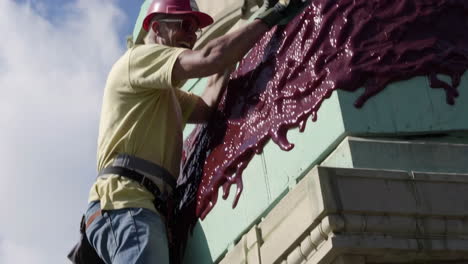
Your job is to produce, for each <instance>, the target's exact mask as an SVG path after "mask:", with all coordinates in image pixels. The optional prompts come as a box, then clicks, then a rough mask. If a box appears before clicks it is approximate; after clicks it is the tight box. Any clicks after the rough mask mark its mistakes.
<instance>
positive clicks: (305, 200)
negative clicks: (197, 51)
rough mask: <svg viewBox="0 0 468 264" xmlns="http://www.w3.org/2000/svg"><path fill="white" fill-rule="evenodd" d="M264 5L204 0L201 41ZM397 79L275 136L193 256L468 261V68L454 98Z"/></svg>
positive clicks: (202, 259)
mask: <svg viewBox="0 0 468 264" xmlns="http://www.w3.org/2000/svg"><path fill="white" fill-rule="evenodd" d="M150 2H151V1H150V0H146V1H145V2H144V3H143V5H142V9H141V14H140V17H139V18H138V21H137V23H136V25H137V26H136V27H135V31H134V34H133V39H134V40H135V42H139V41H141V39H142V38H143V37H144V32H143V31H142V30H141V28H140V27H139V25H140V24H141V21H142V19H143V17H144V15H145V14H146V9H147V8H148V6H149V3H150ZM261 3H262V1H261V0H227V1H205V0H198V1H196V4H197V6H198V8H199V9H200V10H202V11H204V12H207V13H209V14H210V15H212V16H213V17H214V19H215V23H214V24H213V25H212V26H210V27H209V28H207V29H206V30H204V32H203V36H202V37H201V39H200V40H199V42H198V44H197V45H198V46H203V45H204V44H206V42H207V41H209V40H210V39H213V38H215V37H217V36H221V35H223V34H225V33H226V32H229V31H231V30H234V29H235V28H237V27H238V26H239V25H242V24H245V23H248V22H249V21H250V20H251V19H252V18H253V17H254V16H255V14H256V12H257V10H258V8H259V5H261ZM205 84H206V80H204V79H196V80H190V81H188V82H187V84H186V85H185V86H184V88H183V89H185V90H187V91H192V92H194V93H200V92H201V91H202V90H203V88H204V86H205ZM389 86H391V87H387V88H388V89H385V90H384V91H383V92H381V93H380V94H379V95H377V96H375V97H373V98H372V99H371V100H369V101H368V102H367V103H366V104H365V105H364V106H363V107H362V108H361V109H357V108H355V107H354V106H353V102H354V101H355V100H356V99H357V97H358V94H359V91H358V92H356V93H350V92H345V91H341V90H338V91H335V92H334V93H333V95H332V96H331V97H330V98H329V99H327V100H325V101H324V103H323V105H322V107H321V108H320V110H319V112H318V116H319V118H318V120H317V121H316V122H314V123H311V124H309V125H308V127H307V128H306V129H305V131H304V132H302V133H301V132H299V131H298V130H292V131H290V132H289V133H288V139H289V140H290V141H291V142H293V143H295V148H294V149H293V150H291V151H289V152H285V151H281V150H280V149H279V147H278V146H276V145H275V144H273V143H271V142H270V143H268V144H267V145H266V147H265V148H264V151H263V152H262V153H261V154H259V155H256V156H255V157H254V159H253V160H252V161H251V162H250V164H249V166H248V167H247V169H246V170H245V172H244V177H243V179H244V192H243V194H242V197H241V199H240V201H239V204H238V205H237V207H236V208H235V209H234V210H233V209H232V208H231V204H232V200H230V199H229V198H228V200H227V201H224V200H220V201H218V203H217V205H216V207H215V208H214V209H213V211H212V212H211V213H210V214H209V215H208V216H207V218H206V219H205V220H204V221H201V222H199V223H198V225H197V226H196V228H195V230H194V233H193V235H192V236H191V238H190V240H189V241H188V246H187V250H186V254H185V263H229V264H237V263H245V264H247V263H248V264H254V263H255V264H257V263H262V264H270V263H288V264H296V263H311V264H312V263H321V264H322V263H323V264H325V263H334V264H364V263H366V264H369V263H388V264H390V263H468V195H467V194H468V133H467V131H468V117H467V115H468V74H466V73H465V75H464V76H463V77H462V80H461V84H460V89H459V92H460V96H459V97H458V98H457V101H456V104H455V105H453V106H452V105H448V104H446V102H445V95H444V93H443V91H440V89H439V90H436V89H432V88H430V87H429V84H428V81H427V80H426V78H424V77H415V78H412V79H410V80H407V81H403V82H397V83H393V84H390V85H389ZM189 132H190V127H188V128H187V129H186V131H185V132H184V133H185V135H187V134H188V133H189ZM231 198H232V197H231Z"/></svg>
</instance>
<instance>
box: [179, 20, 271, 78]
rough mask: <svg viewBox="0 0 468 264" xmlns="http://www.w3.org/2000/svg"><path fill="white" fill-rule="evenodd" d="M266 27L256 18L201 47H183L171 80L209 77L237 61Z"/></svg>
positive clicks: (265, 30)
mask: <svg viewBox="0 0 468 264" xmlns="http://www.w3.org/2000/svg"><path fill="white" fill-rule="evenodd" d="M268 30H269V28H268V26H267V25H266V24H265V23H264V22H262V21H260V20H255V21H254V22H252V23H250V24H248V25H246V26H244V27H242V28H240V29H239V30H237V31H234V32H232V33H230V34H227V35H224V36H222V37H219V38H216V39H213V40H211V41H209V42H208V43H207V44H206V46H205V47H203V48H202V49H201V50H193V51H192V50H187V51H184V52H182V54H180V55H179V57H178V59H177V61H176V63H175V65H174V68H173V70H172V79H173V81H175V82H176V81H181V80H187V79H190V78H201V77H206V76H210V75H212V74H215V73H217V72H219V71H220V70H224V69H226V68H228V67H229V66H231V65H233V64H235V63H236V62H238V61H240V60H241V59H242V57H244V55H245V54H246V53H247V52H248V51H249V50H250V49H251V48H252V47H253V45H254V44H255V43H256V42H257V41H258V40H259V39H260V38H261V37H262V36H263V35H264V34H265V33H266V32H267V31H268Z"/></svg>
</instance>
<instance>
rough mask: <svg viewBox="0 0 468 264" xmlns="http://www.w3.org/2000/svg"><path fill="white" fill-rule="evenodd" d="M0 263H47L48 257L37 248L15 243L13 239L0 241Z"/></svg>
mask: <svg viewBox="0 0 468 264" xmlns="http://www.w3.org/2000/svg"><path fill="white" fill-rule="evenodd" d="M0 263H5V264H7V263H34V264H47V263H50V262H49V258H48V257H47V256H46V254H45V253H44V252H41V251H40V250H38V249H37V248H31V247H27V246H24V245H20V244H16V243H15V242H13V241H1V242H0Z"/></svg>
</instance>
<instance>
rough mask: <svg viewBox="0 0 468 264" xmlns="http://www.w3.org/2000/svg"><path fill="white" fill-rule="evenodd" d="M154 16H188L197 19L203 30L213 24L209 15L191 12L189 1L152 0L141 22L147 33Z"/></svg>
mask: <svg viewBox="0 0 468 264" xmlns="http://www.w3.org/2000/svg"><path fill="white" fill-rule="evenodd" d="M156 14H174V15H183V14H190V15H193V16H195V17H196V18H197V19H198V23H199V26H200V28H204V27H206V26H208V25H211V24H212V23H213V18H211V17H210V16H209V15H207V14H205V13H202V12H198V11H193V10H192V7H191V6H190V0H154V1H153V3H151V5H150V7H149V8H148V14H147V15H146V17H145V20H143V29H144V30H146V31H148V29H149V26H150V22H151V19H153V16H154V15H156Z"/></svg>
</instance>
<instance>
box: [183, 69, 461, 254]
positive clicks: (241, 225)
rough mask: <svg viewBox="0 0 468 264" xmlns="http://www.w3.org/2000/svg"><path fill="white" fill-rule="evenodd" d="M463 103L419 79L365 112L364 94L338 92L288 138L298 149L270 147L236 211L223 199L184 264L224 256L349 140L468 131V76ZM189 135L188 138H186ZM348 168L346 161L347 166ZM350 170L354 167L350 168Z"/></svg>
mask: <svg viewBox="0 0 468 264" xmlns="http://www.w3.org/2000/svg"><path fill="white" fill-rule="evenodd" d="M205 84H206V82H205V81H199V82H194V81H192V82H190V83H188V84H187V85H186V87H185V88H186V89H187V90H191V91H193V92H195V93H197V92H200V91H202V90H203V87H204V85H205ZM459 91H460V97H459V98H457V100H456V104H455V105H454V106H450V105H447V104H446V103H445V93H444V91H442V90H438V89H432V88H430V87H429V85H428V83H427V80H426V78H424V77H416V78H413V79H411V80H408V81H404V82H399V83H394V84H391V85H389V86H388V87H387V88H386V89H385V90H384V91H383V92H381V93H380V94H378V95H377V96H375V97H373V98H371V99H370V100H369V101H368V102H367V103H366V104H365V105H364V107H363V108H362V109H357V108H355V107H354V106H353V102H354V100H356V99H357V97H358V96H359V95H360V93H361V92H362V91H357V92H355V93H349V92H345V91H337V92H335V93H334V94H333V95H332V96H331V97H330V98H329V99H327V100H326V101H325V102H324V103H323V105H322V107H321V108H320V110H319V112H318V120H317V122H310V121H309V123H308V125H307V128H306V130H305V131H304V133H299V132H298V131H297V130H292V131H290V132H289V134H288V138H289V139H290V141H291V142H292V143H295V144H296V146H295V148H294V149H293V150H291V151H290V152H284V151H281V150H280V149H279V147H278V146H276V145H275V144H274V143H271V142H269V143H268V144H267V146H266V147H265V149H264V151H263V153H262V154H260V155H256V156H255V157H254V159H253V160H252V162H251V163H250V164H249V166H248V167H247V169H246V170H245V172H244V177H243V178H244V192H243V194H242V197H241V199H240V201H239V204H238V206H237V208H236V209H235V210H233V209H232V208H231V203H232V200H231V198H232V197H231V198H228V200H227V201H223V200H221V199H220V201H218V204H217V205H216V207H215V209H214V210H213V211H212V212H211V213H210V215H209V216H208V217H207V218H206V219H205V220H204V221H203V222H201V223H200V224H199V226H197V228H196V231H195V236H194V237H193V238H192V239H191V240H190V241H189V244H188V245H189V246H188V250H187V253H186V254H187V255H186V263H190V260H193V259H197V261H200V263H210V262H214V261H215V260H217V259H219V258H220V257H222V256H223V254H224V253H225V251H226V250H227V248H229V246H230V245H231V244H233V243H235V242H236V240H237V239H239V238H240V236H241V235H242V234H243V233H244V232H245V231H246V230H248V229H249V228H250V227H251V226H252V224H254V223H255V222H257V221H258V219H259V218H261V217H262V216H263V215H265V214H266V212H268V210H269V208H271V207H272V206H274V204H275V203H276V202H277V201H278V200H279V199H280V198H281V197H282V196H283V195H284V194H285V193H286V192H287V190H288V188H289V187H290V186H292V185H294V184H295V183H296V182H297V181H298V179H300V178H301V177H302V176H303V175H305V173H306V172H307V171H308V170H309V169H310V168H312V167H313V166H315V165H316V164H318V163H320V162H321V161H322V160H323V159H324V158H325V157H326V156H327V155H328V154H329V153H330V152H331V151H332V150H334V148H335V147H336V145H337V144H338V143H339V142H341V141H342V139H343V138H344V137H345V136H346V135H374V136H376V135H387V136H397V135H412V134H428V133H440V132H441V131H454V130H467V131H468V118H466V115H467V114H468V74H465V75H464V77H463V78H462V83H461V85H460V88H459ZM188 132H189V131H188V129H187V130H186V131H185V132H184V133H185V134H188ZM346 161H348V162H350V161H349V160H346V159H343V162H346ZM349 166H352V165H349Z"/></svg>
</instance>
